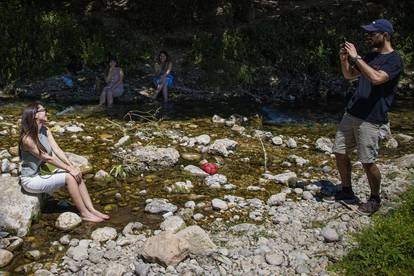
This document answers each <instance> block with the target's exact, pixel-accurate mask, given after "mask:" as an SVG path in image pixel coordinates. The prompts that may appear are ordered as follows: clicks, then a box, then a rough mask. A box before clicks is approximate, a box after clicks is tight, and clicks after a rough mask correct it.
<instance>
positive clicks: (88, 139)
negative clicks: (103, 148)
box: [82, 136, 95, 142]
mask: <svg viewBox="0 0 414 276" xmlns="http://www.w3.org/2000/svg"><path fill="white" fill-rule="evenodd" d="M82 140H83V141H85V142H92V141H93V140H95V138H93V137H92V136H83V137H82Z"/></svg>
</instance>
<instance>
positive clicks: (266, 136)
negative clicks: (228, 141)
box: [254, 129, 273, 140]
mask: <svg viewBox="0 0 414 276" xmlns="http://www.w3.org/2000/svg"><path fill="white" fill-rule="evenodd" d="M254 137H255V138H261V139H263V140H270V139H272V137H273V134H272V133H271V132H270V131H263V130H260V129H256V130H255V131H254Z"/></svg>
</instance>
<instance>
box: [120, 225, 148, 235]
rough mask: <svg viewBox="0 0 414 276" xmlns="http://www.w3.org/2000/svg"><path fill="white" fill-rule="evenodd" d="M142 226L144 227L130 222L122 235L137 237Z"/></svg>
mask: <svg viewBox="0 0 414 276" xmlns="http://www.w3.org/2000/svg"><path fill="white" fill-rule="evenodd" d="M142 226H143V225H142V223H140V222H130V223H128V224H127V225H126V226H125V227H124V229H123V230H122V234H123V235H124V236H128V235H137V234H138V233H139V230H140V229H141V228H142Z"/></svg>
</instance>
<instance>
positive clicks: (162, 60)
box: [153, 51, 174, 103]
mask: <svg viewBox="0 0 414 276" xmlns="http://www.w3.org/2000/svg"><path fill="white" fill-rule="evenodd" d="M171 71H172V62H171V60H170V56H169V55H168V53H167V52H166V51H161V52H160V53H159V54H158V59H157V63H156V64H155V76H156V77H155V78H154V79H153V82H154V85H155V86H156V87H157V89H156V91H155V94H154V99H156V98H157V97H158V94H159V93H160V91H161V90H162V95H163V97H164V103H167V101H168V88H170V87H172V85H173V80H174V77H173V75H172V72H171Z"/></svg>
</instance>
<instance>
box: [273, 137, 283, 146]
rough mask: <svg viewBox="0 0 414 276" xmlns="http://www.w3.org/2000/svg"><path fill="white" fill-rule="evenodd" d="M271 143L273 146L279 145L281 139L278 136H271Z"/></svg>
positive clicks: (281, 143) (281, 141)
mask: <svg viewBox="0 0 414 276" xmlns="http://www.w3.org/2000/svg"><path fill="white" fill-rule="evenodd" d="M272 143H273V144H274V145H275V146H281V145H283V139H282V137H280V136H275V137H273V138H272Z"/></svg>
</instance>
